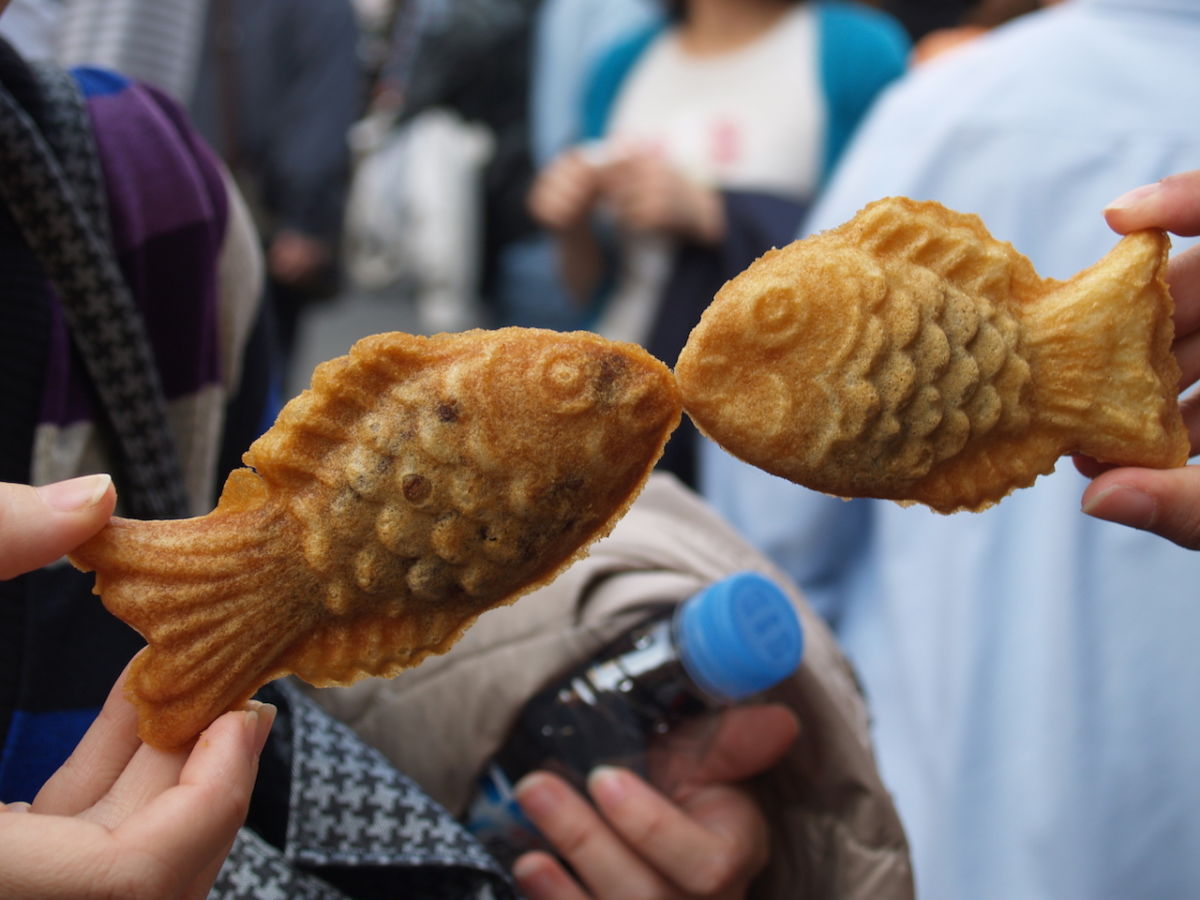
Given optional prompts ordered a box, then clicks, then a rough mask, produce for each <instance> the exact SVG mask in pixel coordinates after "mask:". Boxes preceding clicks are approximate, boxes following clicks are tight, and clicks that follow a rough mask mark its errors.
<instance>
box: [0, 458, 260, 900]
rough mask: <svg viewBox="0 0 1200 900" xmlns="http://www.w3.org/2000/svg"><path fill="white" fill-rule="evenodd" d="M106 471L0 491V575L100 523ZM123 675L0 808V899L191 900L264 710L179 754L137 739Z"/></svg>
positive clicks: (222, 838) (108, 496) (214, 850)
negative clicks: (82, 728)
mask: <svg viewBox="0 0 1200 900" xmlns="http://www.w3.org/2000/svg"><path fill="white" fill-rule="evenodd" d="M115 503H116V494H115V492H114V490H113V487H112V479H110V478H109V477H108V476H107V475H92V476H85V477H83V478H77V479H72V480H71V481H66V482H60V483H58V484H52V485H47V486H44V487H40V488H32V487H28V486H26V485H17V484H0V578H12V577H15V576H16V575H19V574H21V573H23V572H26V571H29V570H32V569H35V568H38V567H39V566H42V565H45V564H47V563H50V562H53V561H54V560H56V559H58V558H59V557H61V556H62V555H63V554H65V553H67V552H68V551H70V550H72V549H74V548H75V547H76V546H77V545H78V544H80V543H82V542H83V541H85V540H87V539H88V538H89V537H91V536H92V535H93V534H95V533H96V532H97V531H99V530H100V529H101V528H103V527H104V525H105V524H106V523H107V522H108V520H109V518H110V517H111V515H112V511H113V508H114V505H115ZM123 683H124V676H122V677H121V678H120V679H118V681H117V683H116V684H115V685H114V686H113V689H112V691H111V692H110V693H109V697H108V700H107V701H106V702H105V704H104V708H103V709H102V710H101V712H100V715H99V716H98V717H97V719H96V721H95V722H94V723H93V724H92V727H91V728H89V729H88V732H87V734H85V735H84V737H83V740H81V741H80V743H79V745H78V747H76V749H75V751H74V753H72V755H71V757H70V759H68V760H67V762H66V763H65V764H64V765H63V766H62V768H60V769H59V770H58V772H57V773H56V774H55V775H54V776H53V777H52V778H51V779H50V780H49V781H48V782H47V783H46V785H45V786H44V787H43V788H42V790H41V791H40V792H39V793H38V795H37V797H35V798H34V801H33V803H32V804H28V803H8V804H5V803H0V896H4V897H36V898H64V900H65V898H80V897H130V898H142V897H144V898H163V897H186V898H193V897H194V898H202V897H205V896H206V895H207V893H208V890H209V888H210V887H211V886H212V883H213V881H214V879H215V878H216V876H217V872H218V871H219V869H220V866H221V863H222V861H223V860H224V858H225V854H226V853H227V852H228V849H229V845H230V844H231V843H232V841H233V838H234V836H235V835H236V833H237V830H238V828H239V827H240V826H241V823H242V821H243V819H244V818H245V815H246V810H247V808H248V806H249V803H250V792H251V789H252V787H253V784H254V778H255V774H256V771H257V768H258V755H259V752H260V751H261V749H262V746H263V743H264V741H265V740H266V737H267V733H268V732H269V731H270V728H271V723H272V722H273V721H274V712H275V711H274V707H271V706H267V705H263V704H254V703H252V704H251V707H250V708H249V709H246V710H238V711H235V712H229V713H226V714H225V715H223V716H221V717H220V718H219V719H217V721H216V722H214V723H213V724H212V725H211V726H210V727H209V728H208V729H207V730H206V731H205V732H204V733H203V734H202V735H201V736H200V737H199V739H198V740H197V741H196V744H195V746H194V747H192V748H191V750H190V751H184V752H179V753H164V752H162V751H160V750H155V749H154V748H152V747H148V746H145V745H143V744H142V743H141V742H140V741H139V740H138V738H137V713H136V711H135V710H134V708H133V707H132V705H131V704H130V703H129V701H128V700H126V699H125V696H124V691H123V686H124V685H123Z"/></svg>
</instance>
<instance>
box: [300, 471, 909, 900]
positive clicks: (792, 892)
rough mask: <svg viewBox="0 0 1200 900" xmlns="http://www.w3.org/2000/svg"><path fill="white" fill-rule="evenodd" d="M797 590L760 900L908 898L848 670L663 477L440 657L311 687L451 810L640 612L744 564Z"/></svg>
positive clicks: (820, 626)
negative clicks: (567, 563)
mask: <svg viewBox="0 0 1200 900" xmlns="http://www.w3.org/2000/svg"><path fill="white" fill-rule="evenodd" d="M747 569H752V570H756V571H759V572H762V573H764V574H766V575H768V576H769V577H771V578H774V579H775V580H776V581H777V583H779V584H780V585H782V586H784V587H785V589H787V590H788V591H789V593H790V594H791V596H792V598H793V600H794V601H795V603H796V606H797V608H798V610H799V612H800V616H801V620H802V623H803V627H804V636H805V648H804V662H803V664H802V665H801V667H800V670H799V672H798V673H797V674H796V675H795V676H794V677H793V678H791V679H790V680H789V681H788V682H786V683H785V684H783V685H782V686H780V687H778V688H776V689H774V690H773V691H772V692H771V699H775V700H782V701H784V702H786V703H788V704H789V705H790V706H791V707H792V709H794V710H795V711H796V713H797V714H798V716H799V719H800V722H801V733H800V738H799V740H798V741H797V742H796V744H795V745H794V747H793V748H792V750H791V752H790V754H789V755H788V757H787V758H786V759H785V760H784V761H783V762H782V763H780V764H779V765H777V766H776V767H775V768H774V769H773V770H772V771H770V772H769V773H767V774H765V775H763V776H760V778H759V779H757V780H756V785H755V789H756V791H758V792H759V796H760V797H761V799H762V803H763V807H764V810H765V811H766V814H767V816H768V819H769V821H770V823H771V833H772V844H773V846H772V852H771V863H770V865H769V867H768V869H767V871H766V872H765V873H764V874H763V876H762V877H760V879H759V880H758V882H756V884H755V889H754V891H753V896H754V897H756V898H780V900H782V898H788V900H791V898H802V900H905V898H911V897H912V896H913V887H912V872H911V868H910V863H909V857H908V846H907V842H906V840H905V836H904V832H903V830H902V828H901V825H900V821H899V819H898V817H897V815H896V811H895V809H894V808H893V806H892V802H891V799H890V797H889V795H888V793H887V791H886V790H885V789H884V786H883V784H882V783H881V782H880V779H879V774H878V772H877V771H876V767H875V761H874V757H873V754H872V749H871V744H870V739H869V736H868V723H867V709H866V706H865V704H864V701H863V698H862V695H861V694H860V692H859V689H858V685H857V683H856V681H855V677H854V674H853V672H852V671H851V669H850V666H849V664H848V663H847V661H846V660H845V658H844V657H843V656H842V654H841V652H840V651H839V650H838V648H837V646H836V644H835V642H834V640H833V637H832V636H831V634H830V632H829V630H828V629H827V628H826V627H825V625H824V623H823V622H822V621H821V620H820V619H819V618H818V617H817V615H816V614H815V613H814V612H813V611H812V610H811V609H810V608H809V606H808V604H807V603H806V602H805V601H804V599H803V597H802V596H801V595H800V593H799V591H798V590H797V589H796V588H795V587H794V586H793V585H792V583H791V582H790V581H788V579H787V577H786V576H785V575H784V574H783V573H782V572H780V571H779V570H778V569H776V568H774V567H773V566H772V565H771V563H770V562H768V561H767V560H766V559H765V558H764V557H763V556H762V555H761V554H759V553H757V552H756V551H755V550H753V549H752V548H750V547H749V546H748V545H747V544H746V543H745V541H743V540H742V539H741V538H739V537H738V536H737V534H735V533H734V532H733V531H732V530H731V529H730V527H729V526H728V525H726V524H725V523H724V522H723V521H722V520H720V519H719V518H718V517H717V516H716V515H715V514H714V513H713V512H712V511H711V510H710V509H709V508H708V507H707V506H706V505H705V504H704V503H703V502H702V501H701V500H700V499H699V498H697V497H696V496H695V495H694V494H692V493H691V492H689V491H688V490H686V489H685V488H683V487H682V486H681V485H680V484H679V482H677V481H676V480H674V479H673V478H671V477H670V476H666V475H655V476H653V477H652V478H651V479H650V482H649V484H648V485H647V487H646V490H645V491H644V492H643V494H642V495H641V496H640V497H639V498H638V500H637V502H636V503H635V504H634V505H633V507H632V509H631V510H630V512H629V513H628V514H627V515H626V516H625V518H624V519H622V520H621V522H620V523H618V525H617V527H616V529H615V530H614V531H613V533H612V534H611V535H610V536H609V537H607V538H605V539H604V540H603V541H601V542H599V543H597V544H596V545H595V547H594V548H593V550H592V552H591V553H590V554H589V555H588V556H587V557H586V558H585V559H583V560H581V561H579V562H577V563H576V564H575V565H574V566H572V567H571V568H570V569H568V570H567V571H566V572H565V573H563V574H562V575H561V576H559V578H558V579H557V580H556V581H554V582H553V583H552V584H550V585H548V586H546V587H544V588H542V589H541V590H538V591H536V592H534V593H532V594H530V595H529V596H527V597H524V598H522V599H521V600H519V601H518V602H517V603H516V604H514V605H513V606H509V607H504V608H501V609H496V610H493V611H491V612H488V613H486V614H484V615H483V616H482V617H481V618H480V619H479V621H478V622H477V623H476V624H475V625H474V626H473V627H472V628H471V629H470V630H469V631H468V632H467V633H466V635H465V636H464V637H463V639H462V640H461V641H460V642H459V643H458V644H457V645H455V646H454V648H453V649H451V650H450V652H449V653H447V654H445V655H444V656H439V657H433V658H430V659H427V660H426V661H425V662H423V663H422V664H421V665H420V666H418V667H417V668H416V669H413V670H410V671H408V672H404V673H402V674H401V675H400V676H399V677H397V678H394V679H391V680H382V679H372V680H368V681H364V682H360V683H358V684H356V685H354V686H352V687H349V688H335V689H327V690H320V691H315V690H314V691H313V696H315V697H316V698H317V700H318V701H319V702H320V703H322V705H324V706H325V707H326V708H327V709H329V710H330V711H331V712H333V713H334V714H335V715H336V716H338V717H339V718H341V719H342V720H343V721H345V722H348V723H349V724H350V725H351V726H353V727H354V728H355V729H356V730H357V731H358V732H359V733H360V734H361V735H362V736H363V737H364V738H365V739H366V740H367V741H368V742H369V743H371V744H373V745H374V746H376V747H377V748H379V749H380V750H381V751H382V752H383V753H384V754H385V755H386V756H387V757H388V758H389V759H391V761H392V762H393V763H394V764H395V765H396V766H397V767H398V768H399V769H400V770H401V771H403V772H405V773H406V774H407V775H409V776H410V777H412V778H413V779H414V780H416V781H417V782H418V783H419V784H421V785H422V786H423V787H424V788H425V789H426V790H427V791H428V792H429V793H430V794H431V795H432V796H433V797H434V798H435V799H437V800H439V801H440V802H442V803H443V804H444V805H445V806H446V807H448V808H449V809H450V810H451V811H452V812H454V813H455V814H459V813H461V812H462V810H463V808H464V807H465V805H466V802H467V800H468V795H469V793H470V791H471V787H472V784H473V782H474V777H475V775H476V773H477V772H478V771H479V770H480V768H481V766H482V763H483V762H484V760H486V759H487V757H488V756H490V755H491V754H492V753H493V752H494V751H495V750H496V749H497V747H499V745H500V744H501V743H502V742H503V740H504V738H505V736H506V734H507V731H508V728H509V726H510V723H511V722H512V720H513V718H514V717H515V716H516V714H517V712H518V711H519V710H520V708H521V706H522V705H523V704H524V703H525V701H526V700H527V699H528V698H529V697H530V696H531V695H532V694H533V693H534V692H535V691H536V690H537V689H538V688H540V687H541V686H543V685H544V684H545V683H546V682H548V681H549V680H551V679H552V678H553V677H555V676H556V675H558V674H560V673H561V672H563V671H564V670H566V669H569V668H571V666H572V665H573V664H574V663H576V662H577V661H579V660H582V659H585V658H587V657H589V656H591V655H592V653H593V652H594V651H596V650H598V649H599V648H600V646H601V645H602V644H603V643H605V642H606V641H607V640H609V639H610V638H612V637H615V636H616V635H617V634H619V633H620V632H622V631H624V630H625V629H626V628H628V627H631V626H632V625H633V624H634V623H635V622H637V621H638V620H639V619H640V618H642V617H643V616H644V614H645V611H646V606H647V605H649V604H658V603H662V602H664V601H674V602H679V601H682V600H684V599H686V598H687V597H689V596H691V595H692V594H694V593H695V592H696V591H698V590H700V589H701V588H702V587H704V586H705V585H706V584H709V583H711V582H712V581H714V580H717V579H720V578H722V577H724V576H726V575H729V574H732V573H733V572H736V571H742V570H747Z"/></svg>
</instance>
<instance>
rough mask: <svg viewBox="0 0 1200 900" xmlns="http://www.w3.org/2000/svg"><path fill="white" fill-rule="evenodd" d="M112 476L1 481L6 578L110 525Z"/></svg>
mask: <svg viewBox="0 0 1200 900" xmlns="http://www.w3.org/2000/svg"><path fill="white" fill-rule="evenodd" d="M116 502H117V498H116V492H115V491H114V490H113V486H112V478H110V477H109V476H108V475H85V476H83V477H82V478H72V479H71V480H70V481H58V482H55V483H54V484H47V485H44V486H43V487H39V488H33V487H29V486H28V485H24V484H7V483H0V580H4V579H6V578H13V577H15V576H17V575H20V574H21V573H22V572H31V571H33V570H34V569H37V568H40V567H42V566H44V565H48V564H49V563H52V562H54V561H55V560H56V559H58V558H59V557H61V556H63V555H64V554H66V553H67V552H69V551H71V550H73V549H75V548H76V547H78V546H79V545H80V544H82V543H83V542H84V541H86V540H87V539H88V538H90V537H91V536H92V535H93V534H95V533H96V532H97V531H99V530H100V529H101V528H103V527H104V525H105V523H106V522H108V520H109V518H110V517H111V516H112V511H113V507H114V506H115V505H116Z"/></svg>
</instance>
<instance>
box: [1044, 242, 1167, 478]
mask: <svg viewBox="0 0 1200 900" xmlns="http://www.w3.org/2000/svg"><path fill="white" fill-rule="evenodd" d="M1169 248H1170V241H1169V239H1168V238H1167V236H1166V235H1165V234H1164V233H1162V232H1160V231H1141V232H1136V233H1134V234H1131V235H1127V236H1126V237H1124V238H1123V239H1122V240H1121V241H1120V242H1119V243H1118V244H1117V246H1116V247H1114V248H1113V250H1112V251H1110V252H1109V254H1108V255H1107V256H1105V257H1104V258H1103V259H1101V260H1100V261H1099V262H1098V263H1096V264H1095V265H1094V266H1092V267H1091V268H1089V269H1086V270H1084V271H1083V272H1080V273H1079V274H1078V275H1076V276H1075V277H1074V278H1072V279H1070V280H1069V281H1066V282H1061V283H1054V282H1051V284H1053V287H1052V289H1051V290H1050V291H1049V292H1047V293H1046V294H1045V295H1043V296H1042V297H1040V298H1038V299H1037V300H1036V301H1034V302H1032V303H1030V304H1028V305H1027V306H1026V307H1024V308H1023V310H1022V316H1023V318H1024V323H1025V326H1026V329H1027V331H1026V334H1027V336H1028V339H1029V342H1030V349H1031V351H1032V357H1033V358H1032V360H1031V362H1032V364H1033V365H1035V366H1036V368H1037V377H1036V378H1035V383H1036V384H1037V385H1038V388H1037V397H1036V400H1035V405H1036V407H1037V410H1038V412H1037V415H1038V418H1039V421H1040V422H1041V423H1042V424H1043V425H1044V426H1048V427H1049V428H1051V429H1053V430H1054V431H1056V432H1059V433H1061V434H1062V435H1063V436H1064V443H1066V444H1067V445H1068V446H1066V447H1065V448H1064V452H1078V453H1083V454H1085V455H1087V456H1091V457H1093V458H1095V459H1098V460H1101V461H1103V462H1111V463H1119V464H1123V465H1140V466H1154V467H1168V466H1178V465H1183V464H1184V463H1186V462H1187V458H1188V455H1189V443H1188V435H1187V430H1186V428H1185V427H1184V425H1183V419H1182V416H1181V414H1180V411H1179V402H1178V395H1179V378H1180V371H1179V365H1178V363H1177V362H1176V361H1175V357H1174V356H1173V355H1172V352H1171V344H1172V342H1173V340H1174V325H1173V323H1172V321H1171V315H1172V312H1173V310H1174V304H1173V301H1172V299H1171V295H1170V292H1169V291H1168V289H1167V286H1166V282H1165V281H1164V280H1163V273H1164V271H1165V268H1166V263H1167V256H1168V250H1169Z"/></svg>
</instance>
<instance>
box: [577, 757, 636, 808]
mask: <svg viewBox="0 0 1200 900" xmlns="http://www.w3.org/2000/svg"><path fill="white" fill-rule="evenodd" d="M631 778H632V776H631V775H630V773H629V772H628V771H627V770H625V769H619V768H617V767H616V766H596V768H594V769H592V771H591V773H590V774H589V775H588V780H587V786H588V793H589V794H591V795H592V796H593V797H594V798H596V802H597V803H600V804H601V805H602V806H615V805H616V804H618V803H623V802H624V800H625V798H626V797H628V796H629V789H630V787H631V784H630V779H631Z"/></svg>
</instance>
